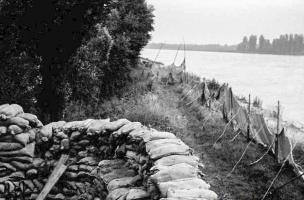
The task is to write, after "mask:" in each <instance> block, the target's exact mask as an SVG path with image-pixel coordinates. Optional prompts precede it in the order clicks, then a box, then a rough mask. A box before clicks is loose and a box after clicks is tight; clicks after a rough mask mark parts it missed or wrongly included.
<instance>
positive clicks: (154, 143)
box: [146, 138, 185, 152]
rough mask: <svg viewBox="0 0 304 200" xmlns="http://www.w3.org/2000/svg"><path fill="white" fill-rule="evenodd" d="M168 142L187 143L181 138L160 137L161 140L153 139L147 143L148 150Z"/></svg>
mask: <svg viewBox="0 0 304 200" xmlns="http://www.w3.org/2000/svg"><path fill="white" fill-rule="evenodd" d="M166 144H177V145H185V143H184V142H183V141H181V140H180V139H177V138H176V139H160V140H153V141H150V142H147V143H146V152H150V151H151V150H152V149H155V148H157V147H159V146H161V145H166Z"/></svg>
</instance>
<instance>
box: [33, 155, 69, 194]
mask: <svg viewBox="0 0 304 200" xmlns="http://www.w3.org/2000/svg"><path fill="white" fill-rule="evenodd" d="M68 159H69V156H68V155H66V154H63V155H62V156H61V157H60V160H59V161H58V163H57V165H56V167H55V169H54V170H53V172H52V174H51V175H50V177H49V179H48V181H47V183H46V184H45V186H44V188H43V189H42V191H41V192H40V194H39V196H38V197H37V200H44V199H45V198H46V196H47V195H48V194H49V192H50V191H51V190H52V188H53V187H54V185H55V184H56V183H57V181H58V180H59V179H60V177H61V176H62V174H63V173H64V172H65V170H66V169H67V166H66V165H65V163H66V162H67V160H68Z"/></svg>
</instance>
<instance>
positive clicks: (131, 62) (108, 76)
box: [70, 0, 153, 104]
mask: <svg viewBox="0 0 304 200" xmlns="http://www.w3.org/2000/svg"><path fill="white" fill-rule="evenodd" d="M108 9H109V14H108V15H107V17H106V20H105V22H104V23H101V24H99V28H98V29H97V32H95V33H93V34H91V38H90V39H89V40H88V41H85V42H84V43H83V45H82V46H81V47H80V48H79V49H78V51H77V53H76V55H75V56H74V57H73V58H72V60H71V61H72V66H73V67H72V68H73V70H74V71H73V73H71V74H72V75H73V77H71V78H70V86H71V88H72V90H71V91H72V94H71V101H76V100H80V101H82V102H84V103H85V104H95V103H97V104H98V103H100V102H102V101H103V100H105V99H107V98H109V97H111V96H113V95H116V94H119V92H120V89H121V88H123V87H124V86H125V85H126V84H127V83H128V82H129V80H130V77H129V72H130V70H131V69H132V67H135V66H136V64H137V59H138V57H139V54H140V51H141V50H142V48H143V47H144V46H145V45H146V44H147V43H148V41H149V39H150V38H151V35H150V32H151V31H152V30H153V26H152V25H153V14H152V11H153V8H152V7H150V6H148V5H147V4H146V1H145V0H123V1H112V2H110V3H109V6H108ZM105 30H106V31H105Z"/></svg>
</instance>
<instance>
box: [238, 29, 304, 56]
mask: <svg viewBox="0 0 304 200" xmlns="http://www.w3.org/2000/svg"><path fill="white" fill-rule="evenodd" d="M237 52H241V53H262V54H279V55H304V42H303V35H299V34H289V35H288V34H286V35H280V37H279V38H275V39H273V40H272V42H271V41H270V40H269V39H266V38H265V37H264V36H263V35H261V36H259V38H258V37H257V36H256V35H251V36H249V38H248V37H246V36H245V37H244V38H243V41H242V42H241V43H240V44H239V45H238V46H237Z"/></svg>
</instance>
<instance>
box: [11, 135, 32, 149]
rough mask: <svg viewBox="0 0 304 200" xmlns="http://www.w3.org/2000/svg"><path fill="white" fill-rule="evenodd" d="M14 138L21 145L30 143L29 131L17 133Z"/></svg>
mask: <svg viewBox="0 0 304 200" xmlns="http://www.w3.org/2000/svg"><path fill="white" fill-rule="evenodd" d="M14 138H15V140H16V141H17V142H19V143H20V144H22V145H23V146H26V145H27V144H29V143H30V134H29V133H20V134H18V135H15V136H14Z"/></svg>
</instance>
